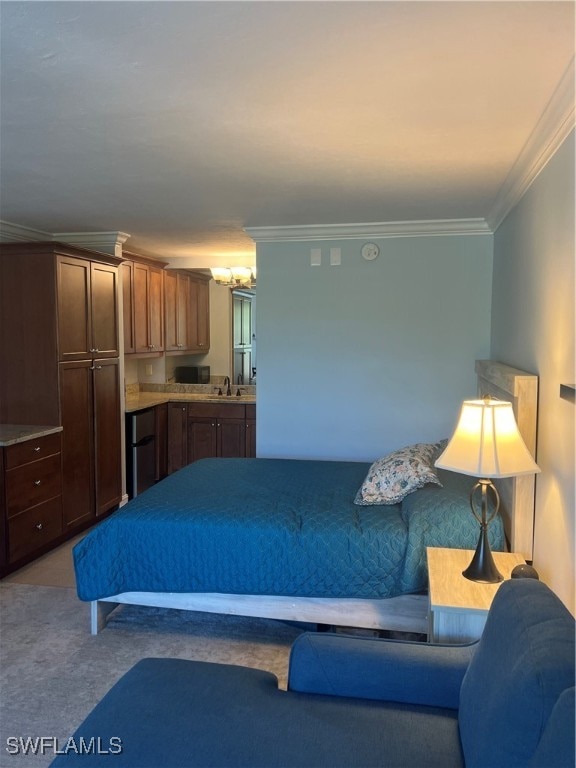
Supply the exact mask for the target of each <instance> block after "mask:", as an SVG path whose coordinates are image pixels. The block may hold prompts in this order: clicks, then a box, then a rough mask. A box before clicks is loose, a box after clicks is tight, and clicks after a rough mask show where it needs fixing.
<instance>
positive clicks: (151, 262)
mask: <svg viewBox="0 0 576 768" xmlns="http://www.w3.org/2000/svg"><path fill="white" fill-rule="evenodd" d="M125 256H127V257H128V261H130V262H131V265H130V266H129V267H126V268H124V265H123V272H122V279H123V281H124V280H126V281H128V280H130V287H129V288H128V286H126V285H125V284H123V287H122V291H123V296H124V297H126V295H127V294H128V300H126V298H125V301H124V310H123V312H124V327H125V328H126V327H127V326H128V327H129V328H132V332H133V344H132V345H131V346H130V347H129V349H131V353H135V354H154V355H158V354H159V353H160V352H162V351H163V350H164V267H165V266H166V263H165V262H161V261H158V260H156V259H147V258H145V257H143V256H138V255H137V254H132V253H127V252H125ZM125 263H126V262H125ZM126 352H127V351H126V350H125V353H126ZM128 354H130V352H128Z"/></svg>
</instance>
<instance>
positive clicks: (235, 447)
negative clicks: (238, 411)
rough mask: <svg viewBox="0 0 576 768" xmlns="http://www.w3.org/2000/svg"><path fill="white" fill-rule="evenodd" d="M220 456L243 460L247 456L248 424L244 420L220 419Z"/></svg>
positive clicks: (218, 427)
mask: <svg viewBox="0 0 576 768" xmlns="http://www.w3.org/2000/svg"><path fill="white" fill-rule="evenodd" d="M217 429H218V454H217V455H218V456H221V457H222V458H225V459H235V458H241V459H243V458H244V457H245V456H246V422H245V421H244V420H243V419H242V420H240V419H218V426H217Z"/></svg>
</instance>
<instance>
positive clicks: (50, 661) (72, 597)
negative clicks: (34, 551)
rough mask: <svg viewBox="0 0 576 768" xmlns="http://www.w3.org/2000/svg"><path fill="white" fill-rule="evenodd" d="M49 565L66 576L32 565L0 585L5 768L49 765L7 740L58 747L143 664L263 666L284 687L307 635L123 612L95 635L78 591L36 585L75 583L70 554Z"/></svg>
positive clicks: (208, 617) (247, 622) (0, 718)
mask: <svg viewBox="0 0 576 768" xmlns="http://www.w3.org/2000/svg"><path fill="white" fill-rule="evenodd" d="M47 557H50V556H47ZM52 558H53V560H52V561H49V562H48V565H50V563H51V562H52V564H53V563H54V562H56V563H57V564H58V567H57V568H56V570H61V573H60V574H59V575H58V576H57V577H53V576H51V575H50V573H51V569H50V568H49V567H47V566H46V564H44V566H42V565H41V564H40V565H38V564H36V567H35V568H32V567H29V569H28V570H27V571H26V569H22V571H21V572H18V574H14V576H12V577H8V578H6V579H4V580H2V581H1V582H0V611H1V612H0V617H1V618H0V661H1V665H0V667H1V669H0V768H11V767H13V768H28V767H30V768H44V766H48V765H49V764H50V762H51V760H52V758H53V753H52V752H51V751H50V749H48V750H46V754H44V755H42V754H36V755H33V754H28V755H24V754H22V752H20V753H19V754H15V755H12V754H9V753H8V752H7V749H6V747H7V745H8V744H9V742H7V739H8V738H9V737H16V738H18V737H24V738H26V737H39V736H48V737H55V738H57V739H58V740H59V741H60V743H61V742H62V741H63V740H65V739H66V738H67V737H68V736H70V735H71V734H72V733H73V731H74V730H75V728H76V726H77V725H78V724H79V723H80V722H81V721H82V720H83V719H84V717H85V716H86V715H87V714H88V712H89V711H90V710H91V709H92V707H93V706H94V705H95V704H96V702H97V701H98V700H99V699H100V698H101V697H102V696H103V695H104V693H105V692H106V691H107V690H108V689H109V688H110V687H111V686H112V684H113V683H114V682H115V681H116V680H117V679H118V678H119V677H120V676H121V675H122V674H123V673H124V672H126V671H127V670H128V669H129V668H130V667H131V666H132V665H133V664H134V663H135V662H136V661H138V660H139V659H141V658H144V657H147V656H169V657H178V658H186V659H199V660H202V661H215V662H225V663H231V664H240V665H242V666H247V667H257V668H260V669H265V670H268V671H271V672H273V673H274V674H275V675H276V676H277V677H278V680H279V684H280V686H282V687H285V685H286V673H287V662H288V654H289V650H290V646H291V644H292V642H293V641H294V639H295V638H296V637H297V636H298V634H300V632H301V631H303V627H301V626H298V625H293V624H289V623H283V622H277V621H273V620H268V619H254V618H245V617H241V616H222V615H218V614H207V613H189V612H186V611H176V610H168V609H159V608H141V607H136V606H122V607H120V608H119V609H117V610H116V611H115V612H114V613H113V614H111V616H110V619H109V622H108V625H107V627H106V629H105V630H104V631H103V632H101V633H100V634H99V635H97V636H92V635H90V629H89V605H88V604H86V603H82V602H80V601H79V600H78V598H77V597H76V591H75V589H74V588H73V587H71V586H46V585H43V584H42V583H39V582H42V581H47V582H48V583H50V582H53V581H55V580H56V581H57V583H59V584H62V583H66V581H67V580H68V582H69V581H70V578H71V576H70V574H71V571H70V569H69V552H68V553H67V552H66V551H64V552H60V553H56V554H52ZM42 567H44V576H42ZM52 570H53V569H52ZM66 574H67V575H66ZM72 578H73V577H72ZM30 582H31V583H30ZM11 743H14V742H11Z"/></svg>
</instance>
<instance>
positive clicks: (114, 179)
mask: <svg viewBox="0 0 576 768" xmlns="http://www.w3.org/2000/svg"><path fill="white" fill-rule="evenodd" d="M0 14H1V16H0V21H1V27H2V30H1V38H0V42H1V48H0V54H1V67H2V81H1V103H0V106H1V133H0V138H1V143H0V151H1V156H0V161H1V174H0V182H1V188H0V193H1V197H0V204H1V209H0V218H2V219H3V220H5V221H8V222H12V223H14V224H18V225H21V226H26V227H31V228H33V229H37V230H41V231H45V232H95V231H105V232H109V231H116V230H119V231H122V232H126V233H129V234H130V236H131V237H130V239H129V240H128V242H127V243H126V247H127V248H128V249H130V250H133V251H139V252H142V253H147V254H151V255H156V256H159V257H163V258H168V259H171V260H178V263H179V264H182V265H183V266H184V265H185V266H199V267H206V266H211V265H215V264H225V263H231V264H232V263H251V262H253V261H254V256H253V254H254V252H255V245H254V242H253V241H252V240H251V238H250V237H248V235H247V234H246V233H245V232H244V227H276V226H296V225H298V226H305V225H329V224H343V223H346V224H355V223H364V222H399V221H400V222H403V221H413V220H418V221H420V220H430V219H460V218H485V217H488V215H489V213H490V210H491V208H492V206H493V205H494V201H495V200H496V198H497V196H498V195H499V193H500V191H501V190H502V187H503V185H504V183H505V181H506V178H507V176H508V174H509V172H510V170H511V169H512V167H513V166H514V164H515V162H516V161H517V159H518V157H519V155H520V154H521V152H522V150H523V148H524V147H525V145H526V143H527V141H528V140H529V138H530V135H531V133H532V131H533V129H534V128H535V126H536V125H537V123H538V121H539V119H540V117H541V116H542V114H543V113H544V111H545V109H546V107H547V105H548V102H549V101H550V99H551V97H552V95H553V93H554V91H555V89H556V87H557V85H558V83H559V82H560V81H561V79H562V77H563V75H564V73H565V72H566V70H567V68H569V67H570V66H573V64H572V65H571V63H570V62H571V59H572V57H573V56H574V2H531V1H529V0H521V1H519V2H518V1H515V2H498V1H495V2H486V1H481V2H437V1H435V0H431V1H428V2H408V1H407V0H403V1H402V2H386V1H384V0H383V1H381V2H311V1H310V0H304V1H300V2H219V1H218V0H212V2H49V1H45V2H27V1H24V2H6V1H3V2H1V3H0Z"/></svg>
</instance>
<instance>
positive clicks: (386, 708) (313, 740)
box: [52, 659, 464, 768]
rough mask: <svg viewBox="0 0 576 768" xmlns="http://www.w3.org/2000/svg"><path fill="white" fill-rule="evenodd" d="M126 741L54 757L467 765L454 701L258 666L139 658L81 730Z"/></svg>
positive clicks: (173, 762) (126, 766) (185, 765)
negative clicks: (106, 752)
mask: <svg viewBox="0 0 576 768" xmlns="http://www.w3.org/2000/svg"><path fill="white" fill-rule="evenodd" d="M94 736H97V737H100V739H101V743H102V744H103V745H108V744H109V743H110V741H111V739H112V737H117V738H119V739H121V741H122V751H121V752H119V753H118V754H114V755H110V756H109V757H106V758H105V759H103V758H102V756H101V755H98V754H96V753H94V754H78V753H76V752H75V751H74V750H71V751H69V752H68V753H67V754H62V755H60V756H59V757H57V758H56V759H55V761H54V762H53V763H52V765H53V766H54V767H56V766H58V767H59V768H71V766H78V768H92V766H97V767H98V768H101V767H102V765H103V764H104V763H106V764H108V763H109V764H110V768H160V766H163V767H164V768H209V767H210V766H212V767H213V768H240V767H241V766H242V767H243V768H274V767H275V766H277V768H291V767H294V768H297V767H298V768H305V767H306V766H308V768H319V767H320V766H326V767H327V768H337V767H338V766H342V767H344V766H345V767H346V768H354V766H358V768H369V766H374V768H376V767H378V768H383V767H385V766H389V768H414V766H422V765H426V766H427V768H463V765H464V763H463V760H462V752H461V748H460V739H459V735H458V718H457V713H456V712H455V711H454V710H444V709H440V708H436V707H409V706H407V705H402V704H388V703H382V702H375V701H363V700H361V699H344V698H338V697H331V696H315V695H310V694H299V693H292V692H286V691H282V690H279V689H278V687H277V682H276V678H275V677H274V675H272V674H270V673H268V672H262V671H260V670H256V669H245V668H242V667H234V666H228V665H225V664H210V663H207V662H200V661H186V660H184V659H143V660H142V661H140V662H138V664H136V665H135V666H134V667H133V668H132V669H131V670H130V671H129V672H127V673H126V674H125V675H124V676H123V677H122V678H121V679H120V681H119V682H118V683H117V684H116V685H115V686H114V687H113V688H112V689H111V690H110V692H109V693H108V694H107V695H106V696H105V697H104V698H103V699H102V701H101V702H100V703H99V704H98V705H97V707H96V708H95V709H94V710H93V711H92V713H91V714H90V715H89V716H88V718H87V719H86V720H85V721H84V723H83V724H82V725H81V726H80V728H79V729H78V730H77V732H76V734H75V735H74V738H75V743H76V744H79V743H80V741H81V737H84V740H85V742H86V743H88V741H89V739H90V738H91V737H94Z"/></svg>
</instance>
